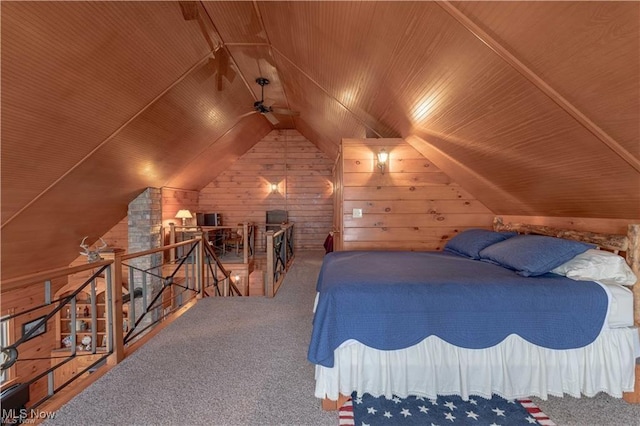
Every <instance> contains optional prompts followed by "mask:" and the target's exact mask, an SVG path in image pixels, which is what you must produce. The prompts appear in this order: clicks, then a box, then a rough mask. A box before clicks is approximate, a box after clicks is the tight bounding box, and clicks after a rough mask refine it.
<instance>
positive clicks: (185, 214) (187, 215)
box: [176, 210, 193, 226]
mask: <svg viewBox="0 0 640 426" xmlns="http://www.w3.org/2000/svg"><path fill="white" fill-rule="evenodd" d="M192 217H193V216H192V215H191V212H190V211H189V210H178V213H176V219H182V226H187V219H191V218H192Z"/></svg>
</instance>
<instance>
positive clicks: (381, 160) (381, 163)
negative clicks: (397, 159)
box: [377, 148, 389, 174]
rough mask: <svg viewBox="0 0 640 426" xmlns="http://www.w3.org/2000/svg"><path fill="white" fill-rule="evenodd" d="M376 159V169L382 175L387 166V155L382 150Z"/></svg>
mask: <svg viewBox="0 0 640 426" xmlns="http://www.w3.org/2000/svg"><path fill="white" fill-rule="evenodd" d="M377 157H378V168H379V169H380V172H381V173H382V174H384V169H385V167H386V165H387V160H388V159H389V153H388V152H387V151H385V150H384V148H382V149H381V150H380V151H378V155H377Z"/></svg>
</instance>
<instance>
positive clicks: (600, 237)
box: [493, 217, 640, 326]
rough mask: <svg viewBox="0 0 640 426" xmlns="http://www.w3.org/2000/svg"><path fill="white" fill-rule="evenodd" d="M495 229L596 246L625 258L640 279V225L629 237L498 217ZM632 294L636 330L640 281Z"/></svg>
mask: <svg viewBox="0 0 640 426" xmlns="http://www.w3.org/2000/svg"><path fill="white" fill-rule="evenodd" d="M493 229H494V230H496V231H513V232H518V233H520V234H537V235H547V236H550V237H558V238H564V239H567V240H576V241H582V242H585V243H591V244H595V245H597V246H598V247H599V248H600V249H602V250H607V251H612V252H614V253H616V254H620V255H624V257H625V259H626V261H627V264H628V265H629V266H630V267H631V270H633V272H634V273H635V274H636V277H640V224H630V225H628V227H627V234H626V235H623V234H603V233H599V232H590V231H577V230H573V229H560V228H552V227H549V226H544V225H530V224H525V223H504V222H503V220H502V218H501V217H496V218H494V219H493ZM631 290H632V291H633V310H634V322H635V324H636V326H640V281H636V283H635V285H634V286H632V287H631Z"/></svg>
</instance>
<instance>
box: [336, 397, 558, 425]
mask: <svg viewBox="0 0 640 426" xmlns="http://www.w3.org/2000/svg"><path fill="white" fill-rule="evenodd" d="M339 415H340V425H341V426H367V425H368V426H378V425H385V426H391V425H431V426H444V425H478V426H511V425H514V426H515V425H518V426H519V425H545V426H550V425H554V426H555V423H554V422H553V421H551V419H549V417H547V416H546V415H545V414H544V413H543V412H542V411H540V409H539V408H538V407H537V406H536V405H535V404H534V403H533V402H532V401H530V400H528V399H519V400H506V399H504V398H501V397H499V396H497V395H494V396H493V398H491V399H484V398H480V397H471V398H469V400H468V401H463V400H462V398H460V397H459V396H439V397H438V398H437V399H429V398H422V397H415V396H410V397H408V398H404V399H401V398H398V397H394V398H392V399H387V398H385V397H384V396H381V397H379V398H376V397H373V396H371V395H369V394H364V395H363V396H360V397H358V396H357V395H356V394H355V393H354V394H353V395H352V396H351V399H350V400H348V401H347V402H346V403H345V404H344V405H343V406H342V407H341V408H340V412H339Z"/></svg>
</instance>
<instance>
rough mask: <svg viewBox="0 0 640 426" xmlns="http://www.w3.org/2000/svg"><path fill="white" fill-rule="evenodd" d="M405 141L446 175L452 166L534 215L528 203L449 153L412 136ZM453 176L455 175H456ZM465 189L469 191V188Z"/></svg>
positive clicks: (489, 190)
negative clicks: (449, 165) (447, 165)
mask: <svg viewBox="0 0 640 426" xmlns="http://www.w3.org/2000/svg"><path fill="white" fill-rule="evenodd" d="M429 137H430V138H431V137H433V138H437V136H431V135H430V136H429ZM438 139H440V138H438ZM405 140H406V141H407V142H408V143H409V145H411V146H412V147H414V148H415V149H416V150H417V151H418V152H419V153H420V154H422V155H424V156H425V157H426V158H427V159H428V160H429V161H431V162H433V163H434V164H435V165H436V166H438V168H440V169H441V170H443V171H444V172H445V173H448V171H447V169H449V167H446V164H451V165H453V166H454V167H455V168H457V169H458V170H460V171H462V172H463V173H465V174H467V175H469V176H471V177H472V179H473V180H475V181H478V182H479V184H480V185H481V186H483V187H484V188H486V191H488V192H493V193H497V194H499V195H500V197H502V198H504V199H505V200H508V201H509V203H510V204H511V205H513V206H518V210H520V211H523V212H530V213H531V214H533V212H531V208H530V207H529V206H528V205H527V204H526V203H524V202H523V201H521V200H520V199H518V198H515V197H514V196H513V195H511V194H509V193H508V192H506V191H504V190H503V189H502V188H500V187H499V186H497V185H495V184H494V183H493V182H491V181H489V180H487V179H486V178H485V177H483V176H481V175H479V174H478V173H476V172H475V171H473V170H472V169H470V168H468V167H467V166H465V165H464V164H462V163H460V162H459V161H458V160H456V159H455V158H453V157H451V156H450V155H448V154H447V153H445V152H443V151H442V150H440V149H439V148H436V147H435V146H434V145H432V144H430V143H429V142H427V141H426V140H424V139H422V138H421V137H418V136H415V135H411V136H408V137H407V138H405ZM443 166H445V167H443ZM453 174H454V175H455V173H453ZM465 189H466V190H468V189H467V188H465ZM471 195H473V196H475V197H476V198H477V199H478V200H479V201H481V202H482V199H481V198H478V196H477V195H476V194H473V193H471Z"/></svg>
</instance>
